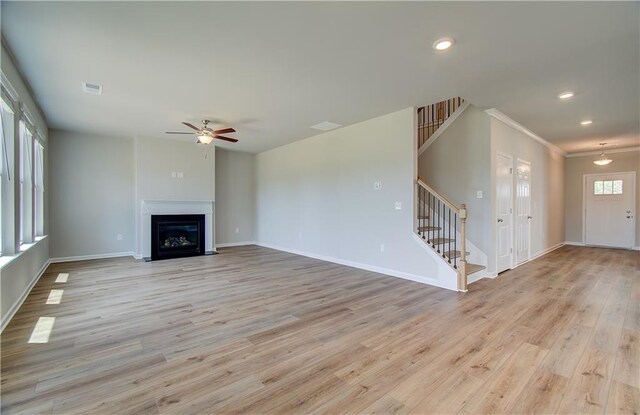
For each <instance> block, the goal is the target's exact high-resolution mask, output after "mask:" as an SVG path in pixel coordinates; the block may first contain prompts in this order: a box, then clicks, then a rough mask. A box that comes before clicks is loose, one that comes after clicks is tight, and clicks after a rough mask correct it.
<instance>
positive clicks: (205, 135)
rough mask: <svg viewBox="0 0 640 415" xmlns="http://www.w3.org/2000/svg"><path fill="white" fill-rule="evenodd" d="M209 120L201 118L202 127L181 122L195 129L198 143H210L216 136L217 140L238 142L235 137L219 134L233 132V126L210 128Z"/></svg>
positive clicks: (177, 132)
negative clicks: (219, 128)
mask: <svg viewBox="0 0 640 415" xmlns="http://www.w3.org/2000/svg"><path fill="white" fill-rule="evenodd" d="M210 122H211V121H209V120H202V124H203V126H202V128H198V127H196V126H195V125H193V124H191V123H188V122H183V123H182V124H184V125H186V126H187V127H189V128H191V129H192V130H195V131H196V133H195V134H196V139H197V140H196V143H198V144H211V142H212V141H213V139H214V138H217V139H218V140H224V141H229V142H230V143H237V142H238V140H237V139H235V138H230V137H225V136H222V135H220V134H227V133H235V132H236V130H234V129H233V128H223V129H221V130H212V129H211V128H209V127H208V125H209V123H210ZM167 134H193V133H184V132H179V131H167Z"/></svg>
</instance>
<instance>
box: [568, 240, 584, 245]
mask: <svg viewBox="0 0 640 415" xmlns="http://www.w3.org/2000/svg"><path fill="white" fill-rule="evenodd" d="M564 244H565V245H572V246H584V242H576V241H564Z"/></svg>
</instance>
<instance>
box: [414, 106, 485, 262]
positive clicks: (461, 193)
mask: <svg viewBox="0 0 640 415" xmlns="http://www.w3.org/2000/svg"><path fill="white" fill-rule="evenodd" d="M418 166H419V167H418V174H419V176H420V177H422V178H423V179H424V180H425V181H426V183H427V184H428V185H429V186H431V187H433V188H434V189H435V190H436V191H438V192H439V193H441V194H442V195H443V196H445V197H446V198H447V199H449V200H450V201H452V202H453V203H454V204H455V205H457V206H460V205H461V204H462V203H466V205H467V210H468V219H467V239H469V240H470V241H471V242H472V243H473V244H474V245H475V246H477V247H478V249H480V250H481V251H482V252H484V253H485V254H487V255H488V254H489V252H490V251H491V250H492V249H493V248H492V247H493V240H492V238H491V218H492V214H491V212H492V210H491V197H490V196H491V128H490V119H489V116H488V115H487V114H485V113H484V111H480V110H479V109H477V108H476V107H474V106H473V105H470V106H469V107H468V108H467V109H466V110H465V111H464V112H463V113H462V114H460V116H458V118H456V119H455V121H454V122H453V123H452V124H451V125H450V126H449V127H448V128H447V129H446V130H444V132H443V133H442V134H441V135H440V137H438V139H437V140H436V141H434V142H433V144H431V145H430V146H429V147H428V148H427V150H426V151H424V152H423V153H422V154H421V155H420V157H419V159H418ZM479 190H481V191H482V192H483V198H482V199H477V198H476V192H477V191H479Z"/></svg>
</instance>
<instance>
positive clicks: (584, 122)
mask: <svg viewBox="0 0 640 415" xmlns="http://www.w3.org/2000/svg"><path fill="white" fill-rule="evenodd" d="M591 124H593V121H591V120H584V121H582V122H581V123H580V125H591Z"/></svg>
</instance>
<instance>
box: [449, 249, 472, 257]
mask: <svg viewBox="0 0 640 415" xmlns="http://www.w3.org/2000/svg"><path fill="white" fill-rule="evenodd" d="M443 254H444V255H445V256H446V257H447V258H451V259H453V258H459V257H460V255H462V252H461V251H458V250H456V251H454V250H453V249H452V250H451V251H446V252H444V253H443ZM467 255H470V253H469V251H467Z"/></svg>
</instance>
